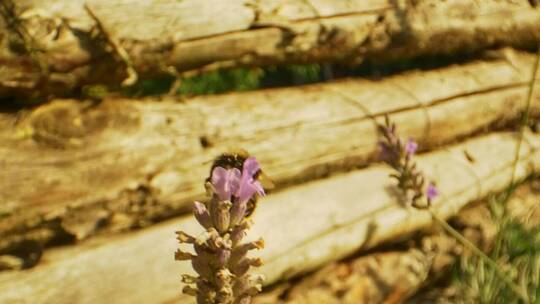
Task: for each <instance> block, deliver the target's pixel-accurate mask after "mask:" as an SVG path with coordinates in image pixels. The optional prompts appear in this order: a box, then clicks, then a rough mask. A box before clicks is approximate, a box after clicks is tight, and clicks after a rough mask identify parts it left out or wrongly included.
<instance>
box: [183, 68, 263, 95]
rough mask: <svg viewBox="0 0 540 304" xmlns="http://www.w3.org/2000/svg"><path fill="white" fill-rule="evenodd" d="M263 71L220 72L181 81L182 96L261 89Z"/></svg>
mask: <svg viewBox="0 0 540 304" xmlns="http://www.w3.org/2000/svg"><path fill="white" fill-rule="evenodd" d="M263 74H264V72H263V70H261V69H241V68H238V69H230V70H220V71H213V72H209V73H206V74H204V75H198V76H194V77H189V78H184V79H181V80H180V86H179V87H178V91H177V93H178V94H180V95H203V94H217V93H224V92H229V91H247V90H254V89H257V88H259V87H260V80H261V76H262V75H263Z"/></svg>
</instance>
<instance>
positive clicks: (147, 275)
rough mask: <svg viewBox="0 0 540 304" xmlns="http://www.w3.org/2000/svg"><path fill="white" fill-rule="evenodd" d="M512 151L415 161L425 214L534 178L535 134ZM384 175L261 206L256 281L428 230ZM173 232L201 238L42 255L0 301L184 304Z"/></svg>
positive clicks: (509, 147) (138, 235) (355, 174)
mask: <svg viewBox="0 0 540 304" xmlns="http://www.w3.org/2000/svg"><path fill="white" fill-rule="evenodd" d="M516 149H517V136H515V134H514V133H492V134H489V135H486V136H481V137H478V138H473V139H470V140H467V141H465V142H463V143H459V144H455V145H452V146H449V147H446V148H444V149H441V150H438V151H435V152H431V153H428V154H425V155H419V156H417V157H416V158H415V159H416V161H417V164H418V166H419V168H420V169H421V170H422V171H423V172H424V174H425V176H426V177H427V179H428V180H432V181H434V182H436V184H437V187H438V188H439V190H440V193H441V195H440V197H438V198H437V199H436V200H435V201H434V202H433V205H432V208H433V209H432V210H433V212H435V213H436V214H438V216H440V217H441V218H448V217H450V216H453V215H455V214H456V213H457V212H458V211H459V210H460V209H461V208H463V207H464V206H466V205H467V204H468V203H470V202H473V201H477V200H479V199H481V198H484V197H486V196H487V195H489V194H491V193H498V192H501V191H503V190H504V189H505V188H506V187H507V186H508V185H509V183H510V181H511V179H512V172H513V166H514V164H515V165H516V170H515V181H520V180H523V179H524V178H526V177H528V176H529V175H531V174H534V173H537V172H538V170H539V168H540V150H539V149H540V135H538V134H532V133H528V132H526V133H525V136H524V141H523V142H522V145H521V148H520V153H519V156H520V157H519V161H518V162H517V163H515V155H516ZM391 172H392V171H391V170H390V168H388V167H387V166H383V165H381V166H373V167H369V168H365V169H361V170H355V171H352V172H349V173H346V174H341V175H337V176H334V177H331V178H328V179H323V180H318V181H313V182H309V183H306V184H302V185H298V186H295V187H291V188H289V189H286V190H283V191H280V192H279V193H274V194H270V195H269V196H267V197H266V198H264V199H263V200H262V201H261V203H260V206H259V207H258V208H257V212H256V213H255V214H254V216H253V221H254V223H255V224H254V225H253V227H252V229H251V230H250V234H249V235H248V239H257V238H259V237H262V238H263V239H264V241H265V244H266V246H265V248H264V249H263V250H261V251H260V252H257V253H255V255H256V256H260V257H261V258H262V259H263V261H264V265H263V266H262V267H261V268H258V269H257V270H256V273H260V274H263V275H265V277H266V281H265V284H272V283H274V282H277V281H279V280H286V279H290V278H293V277H296V276H298V275H300V274H304V273H306V272H309V271H312V270H315V269H318V268H320V267H322V266H323V265H326V264H328V263H330V262H333V261H337V260H341V259H342V258H344V257H347V256H349V255H351V254H353V253H355V252H359V251H365V250H367V249H369V248H373V247H374V246H376V245H379V244H381V243H384V242H388V241H395V240H398V239H402V238H404V237H406V236H408V235H410V234H411V233H413V232H415V231H418V230H421V229H427V228H430V227H431V226H432V225H433V224H434V223H433V221H432V217H431V214H430V213H429V212H428V211H425V210H418V209H414V208H411V207H409V206H404V205H403V204H402V203H400V201H399V199H398V197H396V193H395V191H393V190H395V189H393V187H395V184H394V180H393V179H390V178H389V174H390V173H391ZM177 230H182V231H185V232H187V233H189V234H191V235H199V234H200V233H201V232H202V231H201V230H202V229H201V227H200V226H199V225H198V224H197V223H196V222H195V219H194V218H193V216H186V217H183V218H179V219H175V220H173V221H170V222H166V223H163V224H159V225H156V226H155V227H150V228H147V229H144V230H141V231H138V232H135V233H133V234H130V235H123V236H113V237H106V238H96V239H94V240H91V241H89V242H87V243H83V244H80V245H78V246H71V247H68V248H58V249H54V250H50V251H48V252H46V253H45V256H44V259H45V260H46V261H47V262H46V263H43V264H40V265H38V266H36V267H34V268H32V269H29V270H26V271H20V272H17V271H15V272H4V273H0V302H2V303H32V304H35V303H54V304H68V303H69V304H73V303H77V304H84V303H145V304H146V303H148V304H150V303H192V301H193V298H192V297H188V296H184V295H180V290H181V283H180V274H182V273H190V272H191V273H192V272H193V270H192V269H191V264H190V263H189V262H177V261H174V259H173V256H174V251H175V250H176V249H177V248H178V244H177V241H176V240H175V233H174V231H177ZM412 262H414V261H412ZM426 262H427V261H426ZM412 264H414V263H412Z"/></svg>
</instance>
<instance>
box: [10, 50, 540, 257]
mask: <svg viewBox="0 0 540 304" xmlns="http://www.w3.org/2000/svg"><path fill="white" fill-rule="evenodd" d="M532 60H533V58H532V56H529V55H523V54H520V55H517V54H513V53H510V54H509V56H508V57H507V60H501V59H500V60H495V61H477V62H472V63H470V64H467V65H463V66H453V67H448V68H444V69H440V70H433V71H427V72H412V73H406V74H403V75H399V76H395V77H390V78H387V79H383V80H380V81H378V80H377V81H373V80H365V79H351V80H346V81H340V82H335V83H330V84H325V85H314V86H306V87H298V88H289V89H280V90H265V91H260V92H250V93H245V94H229V95H223V96H214V97H201V98H195V99H192V100H189V101H188V102H187V103H185V104H179V103H172V102H167V101H163V102H161V103H155V102H154V103H151V102H146V101H142V102H141V101H133V100H107V101H104V102H102V103H100V104H88V103H82V102H76V101H56V102H53V103H50V104H47V105H44V106H42V107H39V108H37V109H35V110H32V111H29V112H22V113H19V114H17V115H14V114H9V113H0V127H1V128H0V139H1V140H0V159H2V168H1V170H0V201H2V202H3V203H2V205H1V206H0V207H1V209H0V214H1V216H0V253H5V252H9V251H13V250H15V249H16V247H17V244H20V243H21V242H25V241H35V242H37V243H38V244H43V243H46V242H48V241H50V240H53V239H57V238H58V237H65V236H66V235H68V236H73V237H75V238H76V239H84V238H86V237H88V236H91V235H94V234H96V233H98V232H103V233H105V232H116V231H124V230H126V229H129V228H132V227H141V226H146V225H149V224H151V223H153V222H155V221H158V220H161V219H164V218H168V217H172V216H175V215H178V214H180V213H182V212H184V211H185V210H186V206H189V205H190V204H191V202H192V201H193V200H194V199H199V198H201V196H203V195H204V188H203V185H202V181H203V180H204V178H205V177H206V175H207V174H208V170H209V167H210V162H211V160H212V159H213V158H214V157H215V156H217V155H219V154H220V153H222V152H223V151H226V150H227V149H228V147H241V148H245V149H247V150H248V151H250V152H251V153H252V154H254V155H256V156H257V158H258V159H259V160H260V162H261V163H262V165H263V168H264V169H265V172H267V174H268V175H269V176H270V177H271V178H272V179H273V180H274V181H275V182H276V183H277V185H278V189H280V188H281V189H282V188H284V187H285V186H287V185H291V184H295V183H298V182H302V181H306V180H310V179H315V178H318V177H323V176H326V175H328V174H331V173H332V172H336V171H338V170H347V169H352V168H355V167H358V166H364V165H366V164H367V163H368V161H369V160H372V159H373V158H374V157H375V154H376V153H377V139H378V134H377V131H376V127H375V122H374V119H377V120H379V121H381V120H382V119H383V116H384V115H387V114H388V115H390V117H391V119H392V120H393V121H394V122H396V123H397V125H398V126H399V129H400V133H401V134H402V135H403V136H404V137H412V138H414V139H416V140H418V141H419V143H420V146H421V148H422V149H430V148H431V147H434V146H437V145H439V144H441V143H445V142H450V141H453V140H455V139H456V138H461V137H464V136H466V135H468V134H471V133H473V132H477V131H479V130H482V129H484V128H486V127H487V126H490V125H493V124H497V123H501V122H503V121H506V120H509V119H513V118H515V117H516V115H517V113H519V111H520V110H521V107H522V105H523V103H524V99H525V95H526V93H527V82H528V78H529V77H530V76H529V75H530V66H531V65H530V63H531V61H532ZM531 109H532V114H533V115H536V114H538V113H539V112H540V91H538V90H536V92H535V95H534V99H533V102H532V107H531ZM458 113H459V115H457V114H458ZM37 248H39V246H37Z"/></svg>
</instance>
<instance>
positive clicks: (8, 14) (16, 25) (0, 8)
mask: <svg viewBox="0 0 540 304" xmlns="http://www.w3.org/2000/svg"><path fill="white" fill-rule="evenodd" d="M0 15H1V16H2V17H3V19H4V21H5V22H6V25H7V26H8V27H9V28H10V29H11V30H12V31H13V33H15V34H16V35H17V36H18V37H19V39H20V40H21V41H22V44H23V46H24V49H25V51H26V52H27V53H28V55H30V58H32V60H33V61H34V62H35V63H36V64H37V65H38V67H39V71H40V73H41V74H42V75H43V74H47V72H48V65H47V63H46V62H45V60H43V58H42V56H41V55H40V52H44V48H43V47H41V46H40V45H39V43H38V42H37V41H36V40H35V39H34V37H33V36H32V35H31V34H30V33H29V32H28V30H27V29H26V27H24V25H23V24H22V21H21V20H20V19H19V17H18V16H17V14H16V12H15V4H14V3H13V2H12V1H11V0H2V1H0Z"/></svg>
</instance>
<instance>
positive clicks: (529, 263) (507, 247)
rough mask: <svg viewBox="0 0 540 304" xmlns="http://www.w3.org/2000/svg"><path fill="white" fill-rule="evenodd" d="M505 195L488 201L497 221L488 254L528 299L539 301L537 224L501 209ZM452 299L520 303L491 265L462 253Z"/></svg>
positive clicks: (455, 271) (457, 266) (539, 260)
mask: <svg viewBox="0 0 540 304" xmlns="http://www.w3.org/2000/svg"><path fill="white" fill-rule="evenodd" d="M504 206H505V199H504V198H499V199H496V200H494V202H492V203H491V210H492V216H493V217H494V218H495V222H496V223H497V225H498V227H497V235H496V239H495V246H494V248H493V250H492V252H491V254H490V255H491V258H492V259H493V260H495V261H496V262H497V264H498V265H499V267H500V268H501V269H504V270H505V271H506V273H509V274H510V276H511V278H512V280H513V281H514V282H515V283H516V285H517V286H519V288H520V289H521V290H523V291H525V293H526V294H527V295H528V298H529V302H530V303H540V284H539V280H540V227H527V226H525V225H524V224H523V223H522V222H520V221H519V220H518V219H515V218H511V217H509V216H508V215H507V212H506V210H505V209H504ZM453 284H454V287H455V288H456V289H457V292H456V294H457V295H458V298H457V299H455V302H456V303H486V304H488V303H489V304H492V303H493V304H496V303H505V304H506V303H523V301H521V300H520V299H519V298H518V297H516V295H515V292H514V291H512V290H511V289H510V288H509V287H508V285H507V284H505V283H504V282H503V281H502V280H500V279H499V277H498V276H497V274H496V273H495V271H494V270H493V268H492V267H490V266H489V265H487V264H485V263H484V261H483V260H481V259H479V258H477V257H476V256H469V257H462V258H461V259H460V262H459V263H458V265H456V269H455V270H454V279H453Z"/></svg>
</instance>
